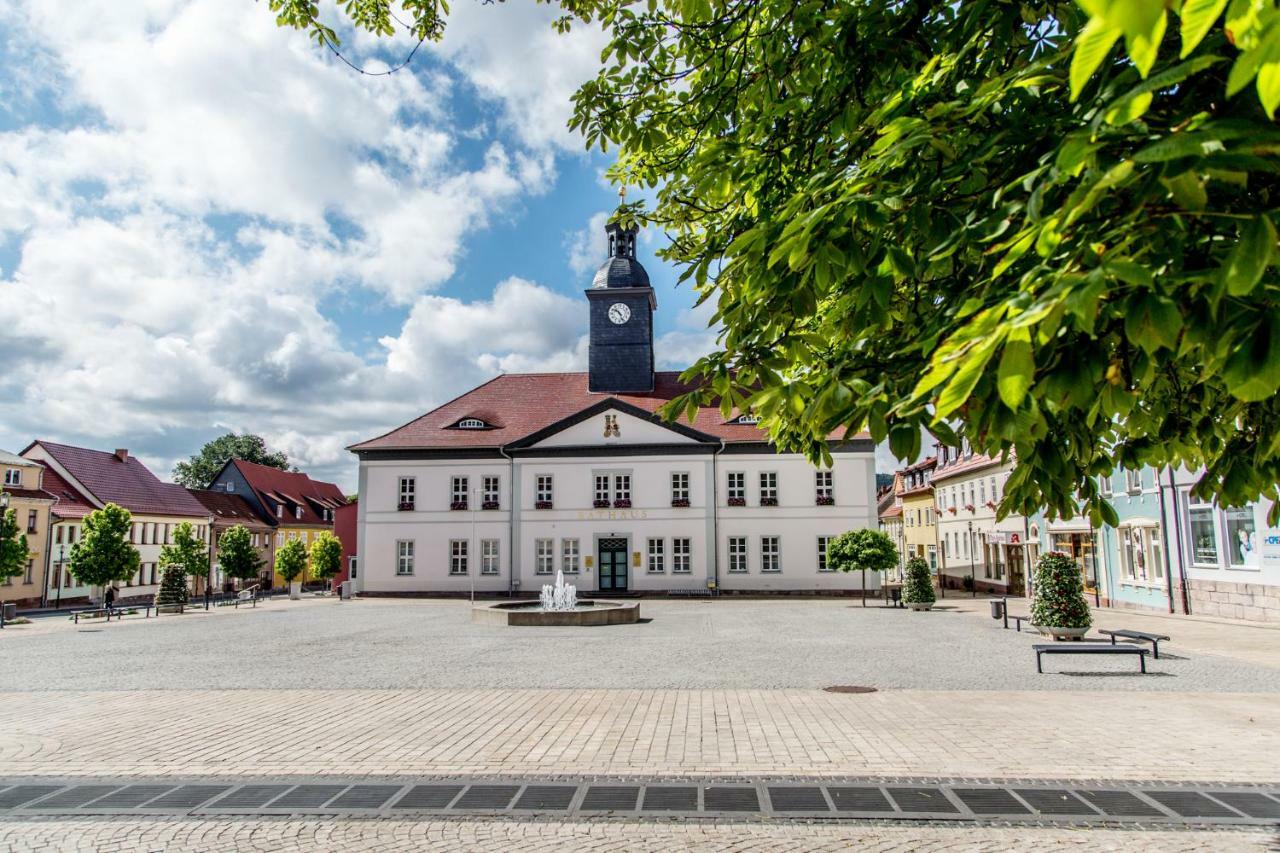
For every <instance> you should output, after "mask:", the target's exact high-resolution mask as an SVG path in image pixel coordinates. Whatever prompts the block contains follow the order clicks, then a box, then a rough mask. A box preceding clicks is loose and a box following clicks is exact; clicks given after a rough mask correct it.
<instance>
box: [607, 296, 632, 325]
mask: <svg viewBox="0 0 1280 853" xmlns="http://www.w3.org/2000/svg"><path fill="white" fill-rule="evenodd" d="M630 319H631V309H630V308H628V307H627V306H626V305H623V304H622V303H621V302H615V303H613V304H612V305H610V306H609V320H610V321H611V322H612V323H613V324H614V325H615V326H621V325H622V324H623V323H625V322H627V321H628V320H630Z"/></svg>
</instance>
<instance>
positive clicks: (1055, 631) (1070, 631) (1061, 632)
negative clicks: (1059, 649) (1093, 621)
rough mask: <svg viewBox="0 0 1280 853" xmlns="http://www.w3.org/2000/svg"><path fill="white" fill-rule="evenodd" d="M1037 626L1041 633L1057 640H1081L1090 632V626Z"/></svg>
mask: <svg viewBox="0 0 1280 853" xmlns="http://www.w3.org/2000/svg"><path fill="white" fill-rule="evenodd" d="M1036 628H1037V629H1038V630H1039V631H1040V633H1041V634H1044V635H1045V636H1046V637H1052V638H1053V639H1055V640H1079V639H1081V638H1082V637H1084V635H1085V634H1087V633H1089V629H1088V628H1053V627H1050V626H1048V625H1037V626H1036Z"/></svg>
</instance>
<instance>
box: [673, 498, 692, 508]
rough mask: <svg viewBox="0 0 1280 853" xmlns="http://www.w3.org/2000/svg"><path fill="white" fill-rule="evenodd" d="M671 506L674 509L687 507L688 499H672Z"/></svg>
mask: <svg viewBox="0 0 1280 853" xmlns="http://www.w3.org/2000/svg"><path fill="white" fill-rule="evenodd" d="M671 505H672V506H676V507H682V508H683V507H687V506H688V505H689V499H688V498H672V499H671Z"/></svg>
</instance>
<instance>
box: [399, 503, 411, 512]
mask: <svg viewBox="0 0 1280 853" xmlns="http://www.w3.org/2000/svg"><path fill="white" fill-rule="evenodd" d="M400 511H401V512H413V501H400Z"/></svg>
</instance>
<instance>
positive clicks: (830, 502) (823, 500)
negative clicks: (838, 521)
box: [815, 495, 836, 506]
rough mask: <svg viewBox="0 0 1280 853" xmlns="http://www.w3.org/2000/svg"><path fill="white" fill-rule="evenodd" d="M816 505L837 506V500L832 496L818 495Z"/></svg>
mask: <svg viewBox="0 0 1280 853" xmlns="http://www.w3.org/2000/svg"><path fill="white" fill-rule="evenodd" d="M815 503H817V505H818V506H835V505H836V499H835V498H833V497H831V496H830V495H818V498H817V500H816V501H815Z"/></svg>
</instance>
